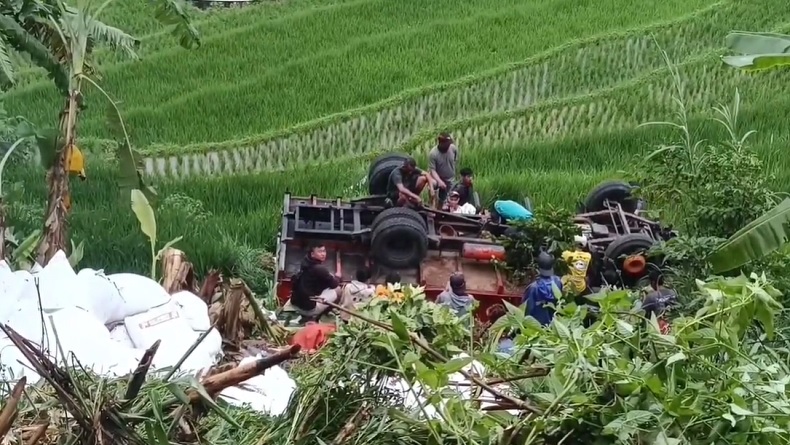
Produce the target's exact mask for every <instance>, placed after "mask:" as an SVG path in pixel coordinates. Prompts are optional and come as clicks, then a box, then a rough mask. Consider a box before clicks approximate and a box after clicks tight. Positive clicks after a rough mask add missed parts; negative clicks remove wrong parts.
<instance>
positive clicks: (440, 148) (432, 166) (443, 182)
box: [428, 133, 458, 206]
mask: <svg viewBox="0 0 790 445" xmlns="http://www.w3.org/2000/svg"><path fill="white" fill-rule="evenodd" d="M457 162H458V147H456V146H455V144H454V143H453V138H452V136H450V134H449V133H441V134H440V135H439V137H438V138H437V139H436V147H433V149H431V152H430V153H429V154H428V171H429V172H430V173H431V177H432V178H433V179H434V181H436V186H437V187H438V189H439V205H440V206H442V205H444V202H445V201H446V200H447V193H448V192H449V191H450V189H451V188H452V187H453V184H454V182H455V165H456V163H457Z"/></svg>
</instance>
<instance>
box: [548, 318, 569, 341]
mask: <svg viewBox="0 0 790 445" xmlns="http://www.w3.org/2000/svg"><path fill="white" fill-rule="evenodd" d="M551 325H552V326H554V329H556V330H557V335H559V336H560V338H562V339H563V340H570V338H571V331H570V330H568V327H567V326H565V323H563V322H562V320H560V319H559V318H555V319H554V321H553V322H552V323H551Z"/></svg>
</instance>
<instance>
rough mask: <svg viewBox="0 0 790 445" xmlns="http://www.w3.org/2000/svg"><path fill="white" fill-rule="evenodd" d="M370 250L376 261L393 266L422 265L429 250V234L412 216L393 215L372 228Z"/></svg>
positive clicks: (398, 267)
mask: <svg viewBox="0 0 790 445" xmlns="http://www.w3.org/2000/svg"><path fill="white" fill-rule="evenodd" d="M370 253H371V255H372V256H373V258H374V259H375V260H376V262H377V263H379V264H383V265H384V266H387V267H391V268H394V269H407V268H410V267H416V266H419V264H420V262H421V261H422V260H423V259H424V258H425V255H426V254H427V253H428V233H427V232H426V230H425V226H424V225H423V224H420V223H419V222H417V221H415V220H414V219H412V218H410V217H403V216H395V215H393V216H390V217H389V218H387V219H385V220H382V221H380V222H379V224H378V225H377V226H376V229H375V230H373V236H372V238H371V241H370Z"/></svg>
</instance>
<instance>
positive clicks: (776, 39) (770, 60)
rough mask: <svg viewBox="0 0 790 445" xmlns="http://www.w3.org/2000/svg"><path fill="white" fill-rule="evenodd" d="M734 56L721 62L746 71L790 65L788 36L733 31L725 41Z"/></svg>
mask: <svg viewBox="0 0 790 445" xmlns="http://www.w3.org/2000/svg"><path fill="white" fill-rule="evenodd" d="M725 43H726V45H727V48H728V49H729V50H730V51H731V52H733V53H735V54H734V55H729V56H723V57H722V61H723V62H724V63H725V64H727V65H729V66H732V67H734V68H739V69H744V70H748V71H756V70H764V69H769V68H774V67H778V66H783V65H790V36H788V35H784V34H775V33H757V32H744V31H735V32H731V33H730V34H728V35H727V37H726V39H725Z"/></svg>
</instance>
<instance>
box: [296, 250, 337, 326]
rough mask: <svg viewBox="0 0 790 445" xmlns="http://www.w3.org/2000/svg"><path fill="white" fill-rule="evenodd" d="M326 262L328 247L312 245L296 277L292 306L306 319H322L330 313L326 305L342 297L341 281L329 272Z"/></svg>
mask: <svg viewBox="0 0 790 445" xmlns="http://www.w3.org/2000/svg"><path fill="white" fill-rule="evenodd" d="M324 261H326V247H324V245H323V244H320V243H314V244H311V245H310V247H309V248H308V251H307V255H305V257H304V259H302V263H301V267H300V269H299V272H297V274H296V275H295V276H294V279H293V280H294V286H293V292H292V294H291V305H292V306H294V308H296V311H297V312H298V313H299V314H300V315H302V316H304V317H308V318H314V319H318V318H320V317H321V316H322V315H323V314H325V313H326V312H328V311H329V305H328V304H326V303H335V302H337V300H338V299H339V297H340V287H339V286H340V279H339V278H338V277H336V276H335V275H333V274H332V273H330V272H329V269H327V268H326V266H324ZM314 299H318V300H320V301H318V302H316V301H314Z"/></svg>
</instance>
